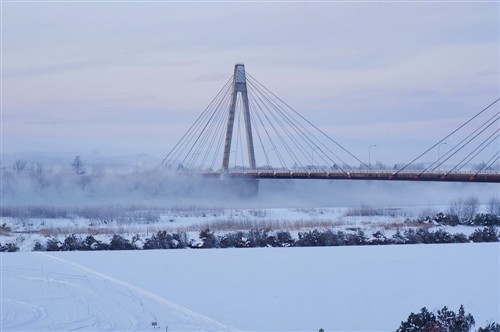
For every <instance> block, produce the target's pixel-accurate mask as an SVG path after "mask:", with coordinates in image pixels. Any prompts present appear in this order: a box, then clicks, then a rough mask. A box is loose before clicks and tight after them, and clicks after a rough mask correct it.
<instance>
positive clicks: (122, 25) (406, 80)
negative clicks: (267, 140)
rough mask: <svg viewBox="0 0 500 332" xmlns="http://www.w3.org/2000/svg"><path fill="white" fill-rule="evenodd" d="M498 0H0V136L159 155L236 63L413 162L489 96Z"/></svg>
mask: <svg viewBox="0 0 500 332" xmlns="http://www.w3.org/2000/svg"><path fill="white" fill-rule="evenodd" d="M499 6H500V5H499V3H498V2H478V1H470V2H443V1H440V2H434V3H433V2H403V1H394V2H391V1H384V2H357V3H355V2H330V3H319V2H318V3H310V2H307V3H306V2H301V3H293V2H283V3H278V2H273V3H259V2H244V3H235V2H230V3H225V2H206V3H204V2H188V3H182V2H148V3H145V2H133V1H132V2H118V1H116V2H115V1H106V2H105V1H102V2H100V1H89V2H87V3H86V1H78V2H71V1H61V2H43V1H39V2H17V1H4V2H3V3H2V46H3V49H2V62H3V66H2V80H3V87H2V93H3V96H2V97H3V101H2V150H3V153H15V152H53V153H59V152H69V153H74V154H83V153H88V152H90V151H99V152H100V153H101V154H106V155H114V154H131V155H132V154H137V153H148V154H152V155H154V156H158V157H161V156H164V155H165V154H166V153H167V152H168V151H169V150H170V149H171V147H172V146H173V145H174V144H175V142H176V141H177V140H178V139H179V138H180V137H181V136H182V134H183V133H184V132H185V131H186V130H187V128H188V127H189V126H190V125H191V123H192V122H193V121H194V120H195V119H196V117H197V116H198V115H199V114H200V113H201V111H203V109H204V108H205V107H206V106H207V104H208V103H209V102H210V101H211V100H212V98H213V97H214V96H215V94H216V93H217V92H218V91H219V90H220V88H221V87H222V85H223V84H224V83H225V82H226V81H227V79H228V78H229V77H230V76H231V75H232V70H233V65H234V64H235V63H236V62H244V63H245V65H246V69H247V71H248V72H249V73H251V75H253V76H254V77H256V78H257V79H258V80H259V81H260V82H262V83H263V84H265V85H266V86H267V87H268V88H269V89H270V90H271V91H273V92H274V93H275V94H277V95H278V96H280V97H281V98H282V99H283V100H285V101H286V102H287V103H288V104H289V105H291V106H292V107H294V108H295V109H296V110H297V111H299V112H300V113H302V114H303V115H304V116H305V117H307V118H308V119H309V120H310V121H311V122H313V123H316V124H318V125H319V126H320V127H321V128H322V129H323V130H325V131H326V132H327V133H328V134H330V135H331V136H332V137H334V138H335V139H336V140H337V141H339V142H341V143H343V144H344V145H345V146H347V147H349V148H350V149H351V150H352V152H353V153H354V154H357V155H360V156H362V157H365V155H366V153H367V148H368V146H369V145H371V144H377V148H376V149H375V150H373V153H374V155H375V156H374V158H375V159H379V160H382V161H383V162H386V163H394V162H404V161H408V159H409V158H411V157H414V156H416V155H417V154H418V153H420V152H421V151H423V150H424V149H425V148H427V147H428V146H429V145H431V144H433V143H435V142H436V141H437V140H438V139H440V138H441V137H443V136H444V134H446V132H448V131H450V130H452V129H453V128H455V127H457V126H458V125H459V124H460V123H462V122H463V121H465V120H466V119H467V118H469V117H470V116H472V115H473V114H475V113H477V112H478V111H480V110H481V109H482V108H483V107H485V106H486V105H488V104H489V103H490V102H492V101H493V100H495V99H496V98H497V97H498V95H499V67H500V65H499V58H500V51H499ZM497 110H498V108H497Z"/></svg>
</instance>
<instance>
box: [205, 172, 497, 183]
mask: <svg viewBox="0 0 500 332" xmlns="http://www.w3.org/2000/svg"><path fill="white" fill-rule="evenodd" d="M203 174H204V175H206V176H210V177H215V176H222V177H229V178H240V179H241V178H243V179H244V178H246V179H251V178H255V179H320V180H379V181H434V182H479V183H500V173H499V172H487V173H479V174H476V173H475V172H459V173H449V174H447V173H446V172H425V173H421V172H416V171H402V172H399V173H395V172H393V171H353V172H347V173H345V172H340V171H329V172H327V171H303V170H299V171H284V170H274V171H273V170H255V171H252V170H241V171H235V170H230V171H229V172H227V173H220V172H210V173H203Z"/></svg>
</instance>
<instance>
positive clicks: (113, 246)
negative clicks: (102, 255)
mask: <svg viewBox="0 0 500 332" xmlns="http://www.w3.org/2000/svg"><path fill="white" fill-rule="evenodd" d="M109 249H110V250H133V249H135V247H134V246H133V245H132V243H130V241H129V240H127V239H125V238H124V237H122V236H120V235H116V234H115V235H113V238H111V241H110V243H109Z"/></svg>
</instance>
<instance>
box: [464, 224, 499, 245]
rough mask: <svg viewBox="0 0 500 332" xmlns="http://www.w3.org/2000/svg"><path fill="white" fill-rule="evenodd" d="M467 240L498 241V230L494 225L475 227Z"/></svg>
mask: <svg viewBox="0 0 500 332" xmlns="http://www.w3.org/2000/svg"><path fill="white" fill-rule="evenodd" d="M469 240H470V241H472V242H498V232H497V230H496V228H495V227H484V228H483V229H476V230H475V231H474V233H472V234H471V235H470V236H469Z"/></svg>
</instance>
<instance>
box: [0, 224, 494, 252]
mask: <svg viewBox="0 0 500 332" xmlns="http://www.w3.org/2000/svg"><path fill="white" fill-rule="evenodd" d="M499 238H500V232H499V231H498V230H497V228H496V227H493V226H489V227H484V228H478V229H476V230H475V231H474V232H473V233H472V234H470V235H469V236H466V235H465V234H462V233H456V234H451V233H448V232H446V231H445V230H443V229H438V230H436V231H429V230H427V229H425V228H419V229H416V230H415V229H413V228H410V229H406V230H404V231H403V232H401V231H400V230H397V231H396V233H394V234H393V235H392V236H390V237H387V236H385V235H384V234H383V233H382V232H380V231H377V232H375V233H372V234H371V236H367V235H366V234H365V233H364V232H363V231H362V230H361V229H357V230H356V231H355V232H353V233H351V232H344V231H337V232H334V231H332V230H317V229H315V230H311V231H307V232H299V233H298V236H297V237H293V236H292V235H291V234H290V233H289V232H288V231H278V232H270V231H267V230H264V229H260V230H251V231H239V232H232V233H226V234H223V235H218V234H216V233H214V232H212V231H210V230H209V229H205V230H203V231H201V232H200V233H199V236H198V239H197V240H195V239H189V238H188V236H187V234H186V233H183V232H181V233H173V234H170V233H167V232H166V231H158V232H157V233H156V234H153V235H151V236H150V237H147V238H145V239H141V237H140V236H139V235H135V236H133V237H132V239H127V238H125V237H123V236H121V235H113V236H112V237H111V239H110V240H109V242H103V241H100V240H98V239H96V238H95V237H94V236H93V235H88V236H87V237H85V238H82V237H80V236H78V235H75V234H72V235H68V236H66V238H65V239H64V240H63V241H60V240H59V239H57V238H56V237H52V238H49V239H47V240H46V242H45V243H41V242H40V241H37V242H35V245H34V247H33V250H34V251H74V250H82V251H85V250H136V249H146V250H147V249H184V248H193V249H197V248H257V247H261V248H262V247H325V246H362V245H390V244H393V245H398V244H420V243H423V244H438V243H468V242H475V243H477V242H498V241H499ZM0 251H3V252H13V251H19V247H18V246H17V245H16V244H13V243H8V244H5V245H0Z"/></svg>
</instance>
